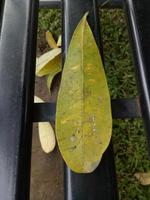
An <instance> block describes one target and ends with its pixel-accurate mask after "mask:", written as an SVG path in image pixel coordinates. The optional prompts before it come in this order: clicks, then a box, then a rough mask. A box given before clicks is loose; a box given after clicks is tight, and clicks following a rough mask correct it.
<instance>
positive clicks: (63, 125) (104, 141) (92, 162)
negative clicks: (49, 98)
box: [56, 14, 112, 173]
mask: <svg viewBox="0 0 150 200" xmlns="http://www.w3.org/2000/svg"><path fill="white" fill-rule="evenodd" d="M86 18H87V14H86V15H85V16H84V17H83V18H82V20H81V21H80V23H79V25H78V26H77V28H76V30H75V32H74V34H73V37H72V40H71V43H70V46H69V49H68V55H67V58H66V62H65V65H64V70H63V74H62V81H61V86H60V90H59V95H58V101H57V113H56V136H57V141H58V145H59V149H60V151H61V154H62V156H63V158H64V160H65V162H66V163H67V165H68V166H69V167H70V168H71V170H73V171H74V172H78V173H90V172H93V171H94V170H95V169H96V168H97V166H98V165H99V163H100V160H101V158H102V155H103V153H104V151H105V150H106V149H107V147H108V145H109V142H110V139H111V133H112V115H111V103H110V95H109V90H108V86H107V81H106V77H105V72H104V68H103V64H102V60H101V57H100V54H99V50H98V47H97V45H96V42H95V40H94V37H93V34H92V31H91V29H90V27H89V25H88V23H87V20H86Z"/></svg>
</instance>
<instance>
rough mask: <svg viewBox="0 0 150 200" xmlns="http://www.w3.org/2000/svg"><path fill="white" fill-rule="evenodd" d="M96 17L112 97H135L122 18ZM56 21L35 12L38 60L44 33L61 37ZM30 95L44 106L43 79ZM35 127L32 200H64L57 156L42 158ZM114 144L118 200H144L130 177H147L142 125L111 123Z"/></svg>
mask: <svg viewBox="0 0 150 200" xmlns="http://www.w3.org/2000/svg"><path fill="white" fill-rule="evenodd" d="M100 14H101V24H102V28H101V31H102V40H103V45H104V55H105V70H106V74H107V79H108V84H109V89H110V93H111V97H112V98H122V97H134V96H136V95H137V94H138V92H137V89H136V84H135V73H134V68H133V63H132V59H131V50H130V46H129V41H128V34H127V26H126V23H125V18H124V15H123V12H122V11H121V10H109V11H106V10H103V11H101V12H100ZM60 16H61V14H60V11H59V10H54V11H51V10H40V13H39V29H38V45H37V55H40V54H41V53H43V52H45V51H47V50H48V46H47V45H46V42H45V37H44V35H45V31H47V30H51V31H52V32H53V34H54V36H55V37H56V38H57V37H58V35H59V34H60V32H61V26H60V24H61V23H60V22H61V21H60ZM57 87H58V86H57ZM54 90H55V87H54ZM35 93H36V94H37V95H39V96H40V97H43V98H44V99H45V100H49V95H48V91H47V88H46V84H45V78H41V79H37V80H36V91H35ZM55 94H56V93H55V92H54V96H53V98H52V100H54V99H55V96H56V95H55ZM36 126H37V125H35V126H34V133H33V149H32V178H31V200H48V199H52V200H63V170H62V165H63V164H62V159H61V156H60V154H59V152H58V150H55V151H54V152H53V153H52V154H50V155H46V154H44V153H43V152H42V150H41V148H40V144H39V140H38V133H37V127H36ZM113 144H114V151H115V162H116V170H117V179H118V189H119V196H120V200H148V199H149V196H150V186H146V187H145V186H141V185H140V184H139V182H138V181H137V180H136V179H135V177H134V173H136V172H139V171H140V172H143V171H150V162H149V160H148V154H147V144H146V137H145V133H144V129H143V123H142V120H140V119H136V120H114V121H113Z"/></svg>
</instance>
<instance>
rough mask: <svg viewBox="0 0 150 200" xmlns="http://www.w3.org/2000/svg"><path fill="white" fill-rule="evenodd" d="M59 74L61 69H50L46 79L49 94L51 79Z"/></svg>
mask: <svg viewBox="0 0 150 200" xmlns="http://www.w3.org/2000/svg"><path fill="white" fill-rule="evenodd" d="M59 72H61V67H60V68H58V67H56V68H53V69H51V71H50V73H49V75H48V77H47V87H48V90H49V92H50V89H51V84H52V81H53V78H54V77H55V76H56V74H58V73H59Z"/></svg>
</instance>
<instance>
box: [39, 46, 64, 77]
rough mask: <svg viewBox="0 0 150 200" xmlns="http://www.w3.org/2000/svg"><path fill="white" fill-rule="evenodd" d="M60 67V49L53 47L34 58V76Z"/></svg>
mask: <svg viewBox="0 0 150 200" xmlns="http://www.w3.org/2000/svg"><path fill="white" fill-rule="evenodd" d="M60 68H61V49H60V48H57V49H53V50H51V51H48V52H47V53H45V54H43V55H42V56H40V57H39V58H37V60H36V76H39V77H42V76H45V75H47V74H49V73H50V72H51V70H52V71H53V70H56V69H60Z"/></svg>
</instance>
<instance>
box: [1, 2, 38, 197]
mask: <svg viewBox="0 0 150 200" xmlns="http://www.w3.org/2000/svg"><path fill="white" fill-rule="evenodd" d="M1 3H2V1H1V2H0V4H1ZM3 3H4V4H3V6H2V7H1V11H2V13H1V14H0V17H1V19H0V22H1V27H0V199H1V200H20V199H21V200H28V199H29V187H30V157H31V142H32V139H31V138H32V119H31V117H32V114H31V107H32V102H33V94H34V74H35V72H34V66H35V57H36V56H35V53H36V28H37V15H38V1H32V0H20V1H18V0H13V1H10V0H5V1H3Z"/></svg>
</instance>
